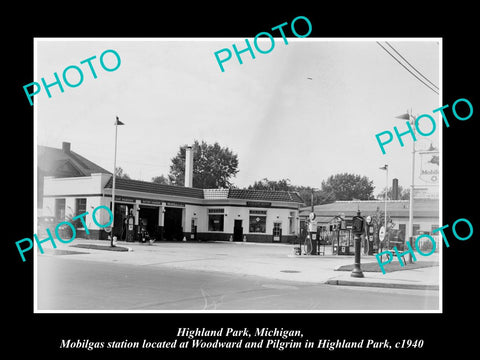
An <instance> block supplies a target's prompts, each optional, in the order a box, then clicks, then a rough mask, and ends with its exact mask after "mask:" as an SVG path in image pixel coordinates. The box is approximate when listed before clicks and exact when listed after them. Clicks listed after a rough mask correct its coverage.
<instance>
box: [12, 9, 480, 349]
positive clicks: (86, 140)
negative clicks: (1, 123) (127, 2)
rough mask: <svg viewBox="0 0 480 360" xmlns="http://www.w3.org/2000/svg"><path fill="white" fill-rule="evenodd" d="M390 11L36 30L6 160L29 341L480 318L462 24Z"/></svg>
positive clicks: (172, 342) (421, 334)
mask: <svg viewBox="0 0 480 360" xmlns="http://www.w3.org/2000/svg"><path fill="white" fill-rule="evenodd" d="M398 11H399V12H398V14H397V15H392V17H388V16H387V15H386V14H387V12H385V14H384V16H385V17H379V16H373V15H372V16H370V15H368V16H366V17H365V18H363V19H361V17H360V16H358V17H357V18H356V19H355V20H354V21H352V22H350V23H348V24H347V22H346V21H345V22H342V24H343V26H342V27H340V26H337V27H334V26H331V27H329V26H327V22H325V18H324V16H325V15H326V14H325V13H324V14H323V15H322V16H320V15H319V14H316V12H315V11H303V12H302V11H299V12H295V11H292V10H289V11H285V12H282V11H275V12H272V13H270V14H269V15H268V16H260V13H258V14H256V15H253V14H251V16H246V13H244V14H243V15H241V14H240V13H239V14H237V15H238V17H236V16H234V15H231V18H230V17H221V16H220V15H217V16H213V17H212V20H211V21H210V23H208V22H207V17H206V18H205V19H204V20H202V21H200V20H199V19H197V20H198V21H192V22H188V21H186V19H187V18H188V17H186V18H185V19H183V18H181V17H180V15H179V14H177V15H176V16H175V18H176V21H173V18H174V17H173V15H172V14H171V15H170V18H169V19H165V20H164V21H163V22H162V21H159V22H158V27H155V25H154V24H157V23H155V22H153V23H149V22H147V21H145V24H144V25H142V26H139V27H138V28H137V29H135V31H134V30H133V29H129V28H127V27H122V25H123V24H124V22H119V21H117V20H116V19H114V17H112V19H111V20H110V21H111V24H110V25H109V26H108V27H107V30H101V29H100V27H99V28H95V27H92V26H88V31H87V28H85V31H84V32H82V31H80V30H79V29H73V28H71V29H67V28H65V29H64V30H63V31H60V29H57V30H56V31H47V30H45V31H44V30H42V27H39V28H38V29H37V30H32V31H31V32H30V33H28V32H27V31H26V32H25V34H26V35H24V36H23V35H22V36H23V37H22V40H21V44H22V45H21V46H22V49H23V52H19V54H20V53H21V54H22V56H20V55H19V56H18V58H19V59H20V57H22V58H21V60H19V61H17V64H16V67H15V69H17V68H18V69H20V68H22V69H23V68H24V69H25V71H24V72H22V73H21V76H20V73H18V74H19V76H18V77H17V78H16V80H15V81H14V82H13V83H14V84H15V96H16V97H17V99H16V101H17V102H16V103H15V106H16V107H17V108H18V109H20V110H19V111H20V112H19V114H22V115H21V116H22V117H25V119H21V120H20V116H19V119H18V121H17V120H14V121H12V124H13V125H15V126H17V127H18V128H19V129H18V130H16V133H13V132H10V134H11V135H9V137H12V138H15V137H16V136H17V134H18V135H19V138H18V140H15V141H14V142H15V145H12V148H11V149H10V152H11V153H12V154H15V156H14V157H11V158H10V157H8V158H9V159H8V161H10V162H15V161H16V163H15V165H12V166H10V167H8V168H9V169H10V170H12V172H13V171H14V170H15V169H18V170H20V168H21V171H22V173H21V175H20V173H18V175H17V174H15V173H13V174H15V176H12V178H11V182H12V184H11V186H9V187H8V189H9V190H10V194H9V195H13V194H17V193H18V194H20V195H19V198H14V199H13V200H12V201H11V202H10V203H11V204H13V205H14V206H20V207H21V208H20V210H13V208H12V209H11V210H10V209H8V207H6V209H7V211H9V212H10V213H12V214H13V216H12V217H11V218H12V222H11V223H9V224H8V226H7V228H8V251H9V253H8V257H9V258H10V259H9V260H12V262H13V263H14V266H15V267H14V269H15V270H13V273H14V274H15V275H14V276H13V277H12V279H11V280H12V282H13V283H14V284H15V285H14V286H15V289H16V290H15V291H14V293H15V296H14V297H13V298H12V300H13V301H14V302H15V303H16V304H15V305H16V306H18V308H19V309H21V310H19V311H18V314H19V316H21V317H20V318H21V319H25V320H22V322H23V323H25V324H27V323H28V324H30V322H31V321H33V322H34V323H36V325H32V326H33V328H35V332H39V331H40V328H45V327H46V326H47V325H48V324H50V326H51V327H52V328H53V329H54V330H53V331H52V332H51V334H52V336H51V337H49V338H46V337H45V338H44V335H41V336H39V337H38V339H36V340H35V344H40V343H41V344H44V346H45V348H44V350H45V354H50V353H58V354H61V355H63V356H68V355H69V354H73V353H75V352H79V353H81V354H84V355H91V354H97V355H101V356H107V357H108V356H110V355H114V354H117V353H119V352H122V353H123V352H126V353H128V354H130V355H132V354H133V355H134V356H135V355H136V354H137V353H138V354H139V353H143V352H146V353H147V354H149V356H150V355H152V356H162V355H167V354H173V353H175V355H176V356H178V354H181V353H185V354H186V353H187V352H188V353H190V352H193V353H197V354H202V353H207V352H215V353H221V354H227V353H232V352H242V353H252V354H253V353H256V352H269V353H271V354H272V355H273V354H282V353H287V354H290V355H294V354H296V353H300V352H310V353H311V355H312V356H319V355H323V354H327V355H345V354H347V352H349V353H351V352H354V353H359V354H360V353H365V354H366V353H367V352H368V353H372V354H378V355H380V356H387V355H388V354H393V353H400V354H401V355H402V356H403V355H405V356H411V355H413V356H417V355H419V354H420V353H427V352H428V353H433V352H436V351H438V350H439V347H441V346H442V343H445V344H443V345H445V346H446V341H445V339H446V337H447V335H446V334H445V333H442V332H441V331H440V329H453V328H455V327H456V326H457V324H459V322H458V321H459V320H458V319H461V318H464V317H465V316H466V312H467V309H471V310H468V311H472V312H474V309H473V308H471V306H470V304H472V303H473V300H472V298H471V296H470V295H468V293H469V292H471V291H472V290H474V285H473V282H472V279H474V276H475V274H474V272H473V264H474V263H475V256H476V255H475V254H477V253H478V252H477V251H476V250H475V246H478V245H476V243H475V241H476V237H477V235H478V234H477V231H476V228H477V227H478V225H477V223H478V222H476V220H477V219H476V217H477V216H476V215H475V214H476V213H475V211H473V210H472V209H471V206H472V204H474V203H475V197H476V195H475V186H474V178H475V176H476V175H475V172H474V167H475V166H474V163H475V150H474V148H473V146H474V144H475V142H474V140H472V136H473V134H475V131H474V130H473V125H474V124H475V122H476V117H477V115H478V114H477V111H476V110H477V109H476V107H477V103H478V101H477V99H476V97H475V94H474V92H472V90H471V89H472V83H473V82H474V78H475V76H474V75H473V72H472V73H470V72H469V70H468V69H469V67H468V66H470V65H471V64H472V52H471V50H472V48H471V47H468V46H465V45H464V44H467V43H468V39H469V38H471V34H470V33H469V32H467V29H468V28H469V26H470V25H468V24H467V23H465V32H464V33H462V31H463V30H462V29H463V28H461V29H459V28H456V29H455V31H454V32H452V31H450V30H449V29H450V27H449V26H447V25H444V27H443V28H442V27H439V28H438V29H436V28H433V27H431V28H420V27H419V22H418V19H417V21H413V18H412V19H411V20H412V21H413V22H412V23H409V22H408V21H406V20H405V23H404V22H403V21H404V20H403V19H406V18H404V17H403V16H400V13H402V14H403V10H398ZM133 12H135V11H133ZM394 13H395V11H394ZM152 15H153V14H151V15H150V16H152ZM121 18H122V19H123V16H122V17H121ZM182 19H183V20H182ZM249 19H250V20H251V21H249ZM400 20H401V21H400ZM424 20H425V19H424ZM177 21H178V22H177ZM373 21H377V22H378V25H379V26H378V27H377V26H374V23H373ZM363 22H365V23H367V25H366V27H364V28H362V27H361V26H359V27H358V28H357V27H356V24H359V25H360V24H362V23H363ZM140 23H141V21H140ZM207 23H208V24H207ZM90 24H93V23H90ZM182 24H183V26H180V25H182ZM201 24H205V27H204V28H202V26H199V25H201ZM380 24H382V25H383V27H382V26H380ZM407 24H408V26H406V25H407ZM413 24H417V27H414V26H413ZM423 24H424V25H425V24H426V23H423ZM462 24H463V23H462ZM104 25H106V24H104ZM337 25H338V23H337ZM347 25H348V26H347ZM404 25H405V30H402V26H404ZM430 25H432V24H430ZM110 26H111V28H110ZM142 28H145V29H152V30H149V31H143V30H142ZM353 28H355V29H356V30H353ZM45 29H47V28H45ZM102 29H103V27H102ZM372 29H373V30H372ZM458 34H465V37H463V38H462V39H461V40H460V37H459V36H457V35H458ZM467 35H468V36H467ZM19 44H20V40H19ZM25 49H28V50H25ZM23 57H24V58H23ZM12 74H14V71H13V70H12ZM470 74H471V76H470ZM462 84H465V86H464V87H462ZM468 84H469V85H468ZM467 85H468V86H467ZM7 106H9V107H13V102H12V103H11V104H8V101H7ZM24 114H26V115H24ZM28 116H30V118H28ZM27 118H28V119H27ZM5 134H7V132H5ZM20 136H21V137H22V139H21V140H20ZM20 154H22V155H20ZM20 165H21V166H20ZM20 197H21V199H22V201H23V199H24V202H21V201H20ZM29 202H30V203H29ZM6 205H7V204H6ZM10 232H11V233H12V235H10ZM17 269H18V270H17ZM12 289H13V287H12ZM454 319H457V320H454ZM45 336H46V335H45ZM452 336H453V337H454V338H455V339H458V334H452ZM468 338H470V336H468ZM17 341H20V340H19V339H17V340H15V342H17Z"/></svg>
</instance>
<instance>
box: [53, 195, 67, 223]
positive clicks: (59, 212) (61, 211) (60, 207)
mask: <svg viewBox="0 0 480 360" xmlns="http://www.w3.org/2000/svg"><path fill="white" fill-rule="evenodd" d="M55 219H56V220H57V222H60V221H65V199H55Z"/></svg>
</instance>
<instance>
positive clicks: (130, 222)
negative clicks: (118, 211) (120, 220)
mask: <svg viewBox="0 0 480 360" xmlns="http://www.w3.org/2000/svg"><path fill="white" fill-rule="evenodd" d="M125 223H126V225H127V236H126V240H127V241H130V242H131V241H134V226H133V225H134V224H135V217H134V216H133V209H130V213H129V214H128V216H127V218H126V219H125Z"/></svg>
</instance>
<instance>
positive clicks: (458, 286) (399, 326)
mask: <svg viewBox="0 0 480 360" xmlns="http://www.w3.org/2000/svg"><path fill="white" fill-rule="evenodd" d="M33 4H34V5H29V6H27V5H26V4H24V6H25V8H22V9H15V7H13V8H10V10H8V11H7V13H8V14H7V13H5V14H4V17H5V18H6V19H8V20H9V21H7V22H4V23H3V24H2V30H3V32H2V33H3V35H4V37H3V40H4V49H5V51H3V53H4V55H3V57H2V62H3V63H4V66H3V72H2V73H3V79H7V83H6V84H5V83H4V87H3V90H2V95H3V99H2V100H3V101H2V107H3V109H4V111H3V115H4V118H3V134H4V136H3V141H2V146H3V148H4V151H3V155H4V156H3V158H4V160H5V161H6V163H5V162H4V167H3V179H4V181H3V184H4V185H5V186H4V189H5V192H6V195H7V200H6V201H5V202H3V204H2V205H3V208H4V209H3V210H2V218H3V219H4V221H3V224H4V226H3V229H4V230H5V231H4V232H5V237H4V239H3V247H2V255H3V261H2V275H3V278H4V279H6V282H5V283H4V284H6V286H5V287H4V290H3V291H2V295H3V299H4V301H3V306H4V312H5V321H4V322H3V325H4V326H3V327H4V328H5V329H6V333H5V332H4V334H3V335H2V344H3V349H2V350H3V351H4V352H8V351H9V348H10V349H11V350H13V351H14V352H13V353H11V354H15V355H19V354H20V353H25V352H30V351H33V352H32V353H31V355H30V356H35V355H54V354H57V355H63V356H70V355H71V354H72V353H74V352H79V351H78V350H77V351H75V350H68V351H66V350H60V349H59V344H60V340H61V339H65V338H71V339H77V338H78V339H89V340H91V341H96V340H97V341H113V340H115V341H122V340H125V339H128V340H130V341H135V340H136V341H141V340H142V339H143V338H145V339H147V340H150V341H156V340H158V339H162V340H168V339H171V340H173V339H174V338H175V335H176V330H177V328H178V327H189V328H196V327H200V328H201V327H208V328H212V329H213V328H220V327H234V328H243V327H250V328H255V327H270V328H273V327H283V328H285V329H302V330H303V333H304V336H305V337H306V338H312V339H316V338H330V339H336V338H340V339H343V338H345V339H347V340H348V339H351V340H360V339H362V338H373V339H378V340H383V339H384V338H387V339H390V340H391V341H395V340H401V339H405V338H412V339H416V338H420V339H424V341H425V345H424V347H423V349H421V350H419V349H416V350H415V349H411V350H405V351H402V352H399V351H394V350H391V351H390V352H388V353H383V352H382V351H378V350H376V351H371V352H369V351H365V350H363V351H357V352H356V353H355V354H347V351H346V350H345V351H335V352H326V351H322V352H320V351H313V350H310V351H308V350H301V351H299V350H295V352H288V351H287V350H286V351H284V352H282V353H280V352H278V351H275V350H268V351H267V350H264V351H265V352H269V353H270V354H269V355H271V356H279V355H287V356H289V357H291V356H304V355H306V356H312V357H313V356H315V357H319V356H325V355H328V356H340V357H342V358H343V357H345V356H346V355H353V356H356V355H358V356H362V354H363V355H365V354H368V355H369V356H372V355H374V356H381V357H384V358H387V357H392V356H394V355H399V354H400V355H402V357H404V358H405V357H411V356H413V357H414V358H419V357H420V356H428V355H431V354H433V353H443V352H445V351H446V350H447V349H449V350H450V349H453V350H455V351H458V353H459V354H462V353H467V352H468V351H469V350H472V349H473V348H475V347H476V343H475V341H476V338H475V333H476V332H478V331H476V322H475V319H474V318H475V317H477V313H478V306H479V305H478V301H476V300H477V296H476V294H475V292H476V288H477V283H478V280H477V276H478V274H477V272H476V271H475V270H476V269H475V270H474V267H475V268H478V266H476V264H477V263H478V260H477V256H478V253H479V252H478V234H479V233H480V227H479V221H478V211H474V209H477V207H478V203H477V201H478V190H477V189H478V185H477V183H478V180H477V179H478V175H477V174H476V170H477V168H478V164H479V163H480V162H479V161H478V159H477V157H478V146H477V143H478V141H477V133H476V132H475V130H476V129H477V126H476V124H477V123H478V121H479V119H478V118H479V112H480V107H479V101H478V93H479V91H478V79H479V76H478V75H479V74H478V73H479V72H478V68H477V66H478V63H479V57H478V55H477V54H478V44H477V41H476V40H477V38H476V36H475V35H474V34H475V30H477V33H478V27H477V25H478V19H475V17H474V13H476V12H477V10H476V9H474V8H473V7H472V6H470V5H467V4H466V3H465V4H462V3H460V2H455V3H449V4H448V8H447V7H446V6H445V5H440V4H441V3H438V5H437V6H436V7H428V8H420V7H418V2H417V3H412V4H409V3H406V2H402V3H389V4H388V5H384V6H380V7H378V6H373V5H365V4H364V3H356V4H355V5H353V6H352V5H350V4H348V3H345V2H342V3H339V5H336V6H330V5H329V6H326V5H325V4H324V3H323V2H311V3H310V4H309V5H305V6H301V4H299V2H295V8H294V7H293V5H292V3H288V2H287V3H284V4H281V3H279V4H277V5H275V6H273V5H267V6H263V8H262V6H260V3H258V2H257V3H256V4H255V5H247V3H245V2H234V3H232V2H229V3H226V2H224V3H221V4H219V5H217V6H212V5H210V6H206V5H195V6H194V7H192V6H191V5H189V4H188V3H187V2H185V3H182V4H181V9H175V8H174V7H172V6H171V5H168V6H165V4H164V3H162V2H157V3H153V2H152V3H146V4H142V3H140V2H135V3H126V2H119V3H109V4H108V5H105V6H104V7H105V8H103V9H101V8H100V7H99V5H98V4H91V3H84V4H76V5H73V6H67V5H65V4H64V5H62V6H59V7H56V6H53V5H50V6H45V5H44V4H38V5H37V4H35V3H33ZM317 4H320V5H317ZM443 4H445V3H443ZM12 9H14V10H12ZM300 15H302V16H306V17H307V18H308V19H309V20H310V21H311V23H312V27H313V31H312V33H311V34H310V36H309V37H320V38H322V37H442V38H443V50H444V54H443V55H444V56H443V89H444V93H443V101H442V103H443V104H450V105H451V104H452V103H453V102H454V101H455V100H457V99H458V98H467V99H468V100H470V102H471V103H472V104H473V108H474V114H473V117H472V118H470V119H469V120H468V121H464V122H461V121H457V120H452V121H450V125H451V126H450V128H448V129H447V128H445V127H444V132H443V134H444V136H443V189H444V190H443V224H450V225H451V224H452V223H453V222H454V221H455V220H457V219H459V218H467V219H469V220H470V221H471V222H472V224H473V226H474V235H473V236H472V237H471V238H470V239H469V240H467V241H464V242H461V241H458V240H455V239H453V236H452V235H451V232H450V231H448V230H447V231H446V233H447V235H450V236H449V239H453V240H451V241H450V245H451V246H450V248H448V249H446V248H445V246H444V259H443V270H444V278H443V279H444V280H443V314H341V313H333V314H307V313H306V314H258V313H252V314H34V313H33V257H32V255H31V254H32V252H30V253H29V255H27V261H26V262H25V263H22V261H21V258H20V257H19V256H18V252H17V249H16V246H15V241H17V240H20V239H22V238H24V237H28V236H29V235H30V236H31V235H33V233H34V231H33V217H34V213H33V187H34V184H33V143H34V142H33V108H32V107H30V106H29V103H28V101H27V100H26V97H25V93H24V92H23V85H25V84H28V83H30V82H32V81H34V80H35V79H34V78H33V38H34V37H184V36H185V37H241V38H253V37H254V36H255V35H256V34H257V33H259V32H261V31H266V30H267V29H270V28H271V27H273V26H276V25H279V24H281V23H283V22H285V21H287V22H289V23H290V22H291V20H293V19H294V18H295V17H296V16H300ZM299 32H300V30H299ZM300 33H302V32H300ZM406 76H407V75H406ZM474 88H475V90H476V91H475V92H474V90H473V89H474ZM5 110H6V111H5ZM447 114H451V112H447ZM450 118H452V119H453V117H452V116H451V117H450ZM477 271H478V270H477ZM470 325H473V327H472V326H470ZM242 351H244V352H245V350H242ZM125 352H126V353H127V354H130V356H132V357H139V356H142V355H144V354H143V352H144V351H140V350H130V351H125ZM186 352H187V351H185V350H182V351H181V352H180V351H179V350H178V349H176V350H173V351H172V352H169V351H168V350H163V351H159V350H154V351H150V352H147V353H148V354H146V355H148V356H150V357H155V358H162V357H172V356H181V354H185V353H186ZM250 352H253V351H250ZM300 352H309V354H301V355H300ZM80 353H81V354H82V357H83V356H102V357H109V358H110V357H112V356H114V355H115V354H121V352H120V351H114V350H110V351H107V350H104V351H92V352H87V351H85V350H83V351H80ZM202 353H206V351H200V350H196V354H195V355H194V356H201V355H202ZM216 353H218V354H220V351H216ZM127 356H128V355H127Z"/></svg>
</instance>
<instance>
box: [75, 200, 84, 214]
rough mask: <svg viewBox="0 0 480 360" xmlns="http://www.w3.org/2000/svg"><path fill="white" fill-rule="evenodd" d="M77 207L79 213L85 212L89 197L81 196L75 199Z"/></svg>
mask: <svg viewBox="0 0 480 360" xmlns="http://www.w3.org/2000/svg"><path fill="white" fill-rule="evenodd" d="M75 209H77V211H76V213H77V215H80V214H83V213H85V212H86V211H87V199H86V198H80V199H76V200H75Z"/></svg>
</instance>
